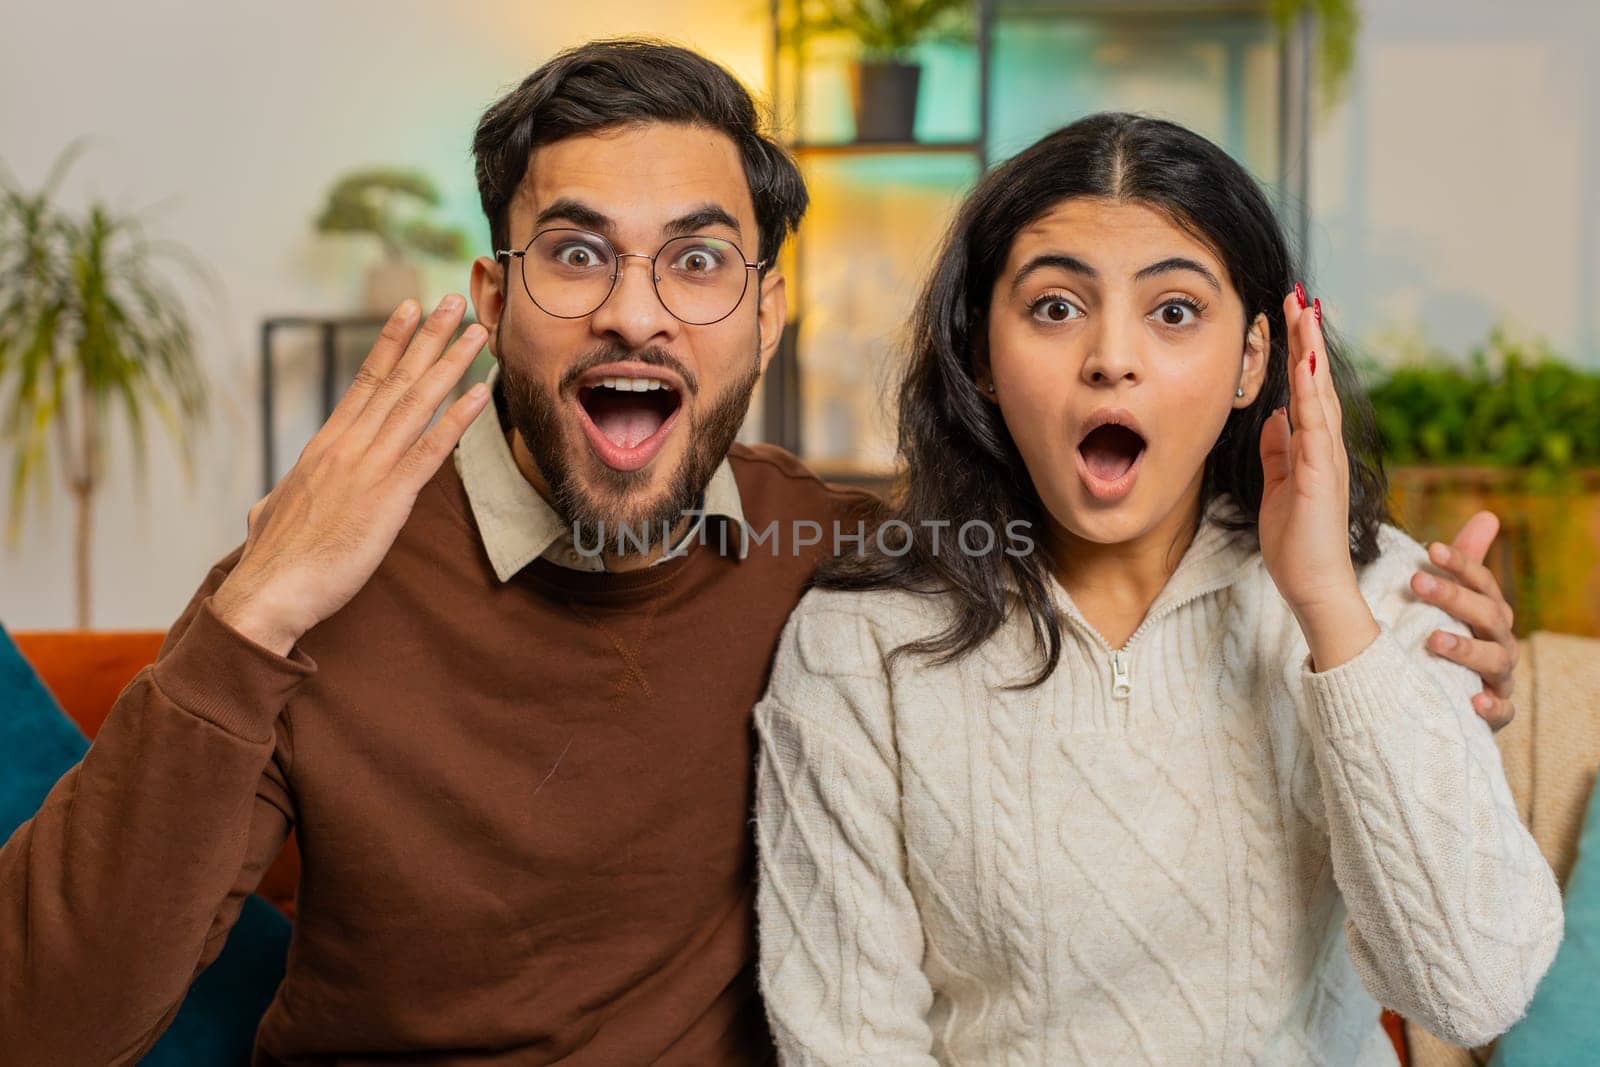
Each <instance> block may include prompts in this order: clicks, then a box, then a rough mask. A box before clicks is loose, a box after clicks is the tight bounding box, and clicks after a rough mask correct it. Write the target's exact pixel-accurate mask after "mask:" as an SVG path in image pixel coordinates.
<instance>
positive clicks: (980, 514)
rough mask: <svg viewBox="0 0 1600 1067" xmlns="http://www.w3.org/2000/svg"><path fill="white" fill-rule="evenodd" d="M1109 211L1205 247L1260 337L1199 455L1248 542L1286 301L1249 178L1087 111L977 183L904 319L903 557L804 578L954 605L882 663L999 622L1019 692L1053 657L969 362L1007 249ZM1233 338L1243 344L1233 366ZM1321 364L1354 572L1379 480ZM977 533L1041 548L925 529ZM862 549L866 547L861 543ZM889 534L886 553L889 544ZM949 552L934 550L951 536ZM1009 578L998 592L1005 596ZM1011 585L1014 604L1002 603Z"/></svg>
mask: <svg viewBox="0 0 1600 1067" xmlns="http://www.w3.org/2000/svg"><path fill="white" fill-rule="evenodd" d="M1074 197H1106V198H1110V199H1114V200H1118V201H1122V202H1126V203H1136V204H1144V205H1147V206H1149V207H1151V208H1154V209H1155V210H1157V211H1160V212H1163V213H1165V214H1166V215H1168V216H1169V217H1171V218H1172V219H1173V221H1174V222H1175V223H1177V225H1179V226H1181V227H1183V228H1184V229H1185V230H1187V231H1189V232H1190V233H1192V234H1194V235H1195V237H1196V238H1198V239H1199V240H1200V241H1202V242H1203V243H1205V244H1206V245H1207V246H1208V247H1210V248H1211V249H1212V250H1213V251H1214V252H1215V253H1216V255H1217V256H1218V258H1220V259H1221V260H1222V263H1223V265H1224V266H1225V267H1226V268H1227V271H1228V278H1229V280H1230V281H1231V282H1232V284H1233V286H1234V288H1235V290H1236V291H1237V292H1238V293H1239V296H1240V297H1241V298H1242V300H1243V302H1244V311H1245V323H1246V328H1247V329H1248V326H1249V324H1250V323H1252V322H1254V321H1255V318H1256V316H1257V315H1258V314H1264V315H1266V317H1267V320H1268V322H1269V323H1270V326H1271V328H1270V332H1271V351H1270V354H1269V359H1268V364H1267V372H1266V379H1265V381H1264V383H1263V385H1262V389H1261V392H1260V395H1258V396H1257V397H1256V399H1255V402H1254V403H1252V404H1251V405H1250V406H1249V407H1246V408H1240V409H1236V410H1234V411H1233V413H1232V414H1231V415H1229V417H1228V421H1227V424H1226V425H1225V426H1224V427H1223V430H1222V434H1221V436H1220V437H1218V438H1217V443H1216V444H1215V445H1214V446H1213V447H1212V449H1211V453H1210V455H1208V456H1207V457H1206V463H1205V473H1204V477H1203V487H1202V490H1201V505H1202V508H1204V507H1205V505H1207V504H1209V503H1210V502H1211V501H1212V500H1214V499H1215V498H1217V497H1219V496H1222V495H1224V494H1226V495H1227V496H1229V497H1231V498H1232V499H1233V501H1234V503H1235V504H1236V505H1237V507H1238V513H1237V515H1236V516H1234V517H1233V518H1232V519H1230V520H1228V521H1229V524H1230V525H1232V526H1234V527H1235V528H1237V529H1241V530H1247V531H1249V532H1250V533H1252V534H1254V532H1255V529H1256V521H1257V516H1258V515H1259V513H1260V508H1261V490H1262V472H1261V453H1260V440H1261V428H1262V425H1263V424H1264V423H1265V422H1266V420H1267V418H1268V416H1270V415H1271V414H1272V412H1273V411H1275V410H1276V409H1277V408H1279V407H1281V406H1283V405H1285V404H1287V403H1288V402H1289V380H1288V347H1287V343H1286V338H1285V333H1286V323H1285V320H1284V315H1283V297H1284V294H1285V293H1287V292H1289V290H1291V289H1292V288H1293V287H1294V282H1295V279H1296V277H1297V276H1298V272H1297V271H1296V269H1295V264H1294V263H1293V262H1292V260H1291V257H1290V254H1289V249H1288V245H1287V242H1286V241H1285V240H1284V237H1283V232H1282V229H1281V228H1280V226H1279V225H1278V221H1277V219H1276V217H1275V216H1274V215H1273V212H1272V208H1271V207H1270V205H1269V204H1268V203H1267V199H1266V197H1265V196H1264V195H1263V194H1262V192H1261V189H1260V188H1259V187H1258V186H1257V185H1256V183H1255V181H1254V179H1252V178H1251V177H1250V175H1249V174H1248V173H1247V172H1246V171H1245V170H1244V168H1243V167H1241V166H1240V165H1239V164H1238V163H1236V162H1235V161H1234V160H1233V159H1231V158H1230V157H1229V156H1228V155H1227V153H1225V152H1223V151H1222V150H1221V149H1220V148H1218V147H1217V146H1216V145H1214V144H1212V143H1211V142H1210V141H1207V140H1206V139H1205V138H1203V137H1201V136H1199V135H1198V134H1195V133H1193V132H1191V131H1189V130H1186V129H1184V128H1183V127H1182V126H1178V125H1175V124H1174V123H1171V122H1165V121H1162V120H1160V119H1153V118H1145V117H1142V116H1138V115H1128V114H1100V115H1093V116H1090V117H1088V118H1085V119H1082V120H1080V121H1078V122H1075V123H1073V124H1072V125H1070V126H1068V127H1066V128H1064V129H1061V130H1058V131H1057V132H1055V133H1053V134H1051V135H1049V136H1048V137H1046V138H1044V139H1043V140H1041V141H1039V142H1038V143H1036V144H1034V145H1033V146H1031V147H1030V148H1028V149H1026V150H1024V151H1023V152H1021V153H1019V154H1018V155H1016V156H1015V157H1013V158H1012V159H1010V160H1009V161H1007V162H1006V163H1004V164H1002V165H1001V166H999V167H997V168H996V169H995V170H993V171H992V172H990V173H989V174H988V175H987V176H986V177H985V178H984V179H983V180H982V181H981V182H980V183H979V185H978V187H977V189H976V190H975V191H974V192H973V194H972V195H971V197H970V198H969V199H968V200H967V202H966V203H965V205H964V206H963V207H962V210H961V212H960V214H959V215H958V216H957V218H956V221H955V222H954V224H953V225H952V226H951V228H950V231H949V233H948V234H947V235H946V237H945V241H944V245H943V247H942V249H941V251H940V254H939V257H938V259H937V261H936V263H935V265H934V268H933V273H932V275H931V277H930V278H929V279H928V282H927V286H926V288H925V289H924V290H923V292H922V295H921V298H920V300H919V302H918V305H917V309H916V311H915V313H914V316H913V319H912V335H911V341H910V348H911V351H910V361H909V365H908V366H907V368H906V371H905V377H904V379H903V381H902V383H901V386H900V397H899V409H900V412H899V413H900V439H899V450H900V457H901V459H902V461H903V463H904V468H905V471H906V482H905V486H904V492H903V494H902V496H901V497H900V499H899V500H898V502H896V503H895V504H893V505H891V506H889V507H887V508H886V509H885V510H884V512H883V513H882V515H881V518H882V519H900V520H902V521H904V522H906V523H907V524H909V525H910V527H911V529H912V531H913V533H914V536H913V537H912V539H911V543H910V550H909V551H907V552H905V553H904V554H902V555H899V556H893V555H888V554H885V553H883V552H881V551H879V552H875V553H868V554H865V555H853V556H841V557H839V558H837V559H835V560H832V561H830V562H829V563H828V564H827V565H825V567H824V568H823V570H822V571H821V572H820V573H819V574H818V576H817V584H818V585H819V586H822V587H825V588H833V589H883V588H895V589H906V590H912V591H915V592H920V593H932V594H950V595H952V599H953V602H954V616H953V620H952V621H951V623H950V624H949V626H948V627H947V628H945V629H944V630H943V631H942V632H939V633H937V634H934V635H933V636H931V637H928V638H926V639H924V640H921V641H916V642H913V643H910V644H908V645H905V646H903V647H901V648H899V649H896V653H897V654H898V653H905V652H909V653H913V654H919V655H927V656H931V657H933V658H934V659H935V660H936V661H938V662H948V661H950V660H953V659H956V658H958V657H960V656H962V655H965V654H966V653H968V652H971V651H973V650H974V649H975V648H977V647H978V646H979V645H980V644H982V643H983V642H984V641H985V640H987V639H988V638H989V637H990V636H991V635H992V634H994V632H995V631H996V630H997V629H999V627H1000V626H1001V625H1002V623H1003V622H1004V621H1005V618H1006V615H1007V613H1008V612H1009V611H1012V610H1015V609H1017V608H1020V609H1021V610H1023V611H1026V612H1027V615H1028V619H1029V622H1030V624H1031V629H1032V634H1033V637H1034V640H1035V642H1036V644H1037V646H1038V651H1039V655H1040V658H1041V662H1042V665H1041V667H1040V669H1039V671H1038V673H1037V674H1036V675H1034V676H1033V677H1032V678H1030V679H1029V680H1028V681H1026V682H1025V683H1023V685H1024V686H1033V685H1037V684H1039V683H1040V682H1042V681H1043V680H1044V679H1045V678H1047V677H1049V675H1050V674H1051V672H1053V671H1054V670H1055V668H1056V664H1057V663H1058V662H1059V660H1060V657H1061V630H1062V619H1061V616H1060V614H1059V613H1058V612H1057V610H1056V607H1055V603H1054V601H1053V599H1052V597H1051V594H1050V582H1051V577H1050V573H1051V568H1052V560H1051V558H1050V554H1049V552H1048V550H1047V549H1046V548H1045V547H1044V545H1043V542H1042V540H1040V539H1039V538H1038V537H1037V535H1038V534H1039V533H1040V532H1041V531H1043V530H1044V529H1045V528H1046V527H1045V520H1046V515H1045V509H1044V505H1043V504H1042V502H1041V501H1040V499H1039V495H1038V492H1037V491H1036V490H1035V488H1034V485H1033V481H1032V479H1031V478H1030V477H1029V476H1028V470H1027V467H1026V466H1025V465H1024V464H1023V462H1022V456H1021V455H1020V453H1018V451H1017V447H1016V445H1015V443H1014V442H1013V441H1012V440H1011V435H1010V434H1009V433H1008V432H1007V430H1006V426H1005V422H1004V420H1003V419H1002V417H1001V414H1000V410H999V408H998V406H996V405H995V404H992V403H989V402H987V401H986V400H985V399H984V398H983V397H982V396H981V395H980V394H979V391H978V386H977V383H976V381H975V371H976V364H975V361H974V357H975V356H976V355H978V354H979V353H980V350H981V348H982V347H983V346H984V345H986V344H987V338H988V328H987V312H988V305H989V299H990V294H991V292H992V290H993V288H994V283H995V278H996V276H997V275H998V273H999V272H1000V270H1001V268H1002V267H1003V266H1004V264H1005V261H1006V258H1007V256H1008V255H1009V253H1010V250H1011V243H1012V240H1013V239H1014V238H1015V237H1016V235H1017V234H1018V233H1019V232H1020V231H1021V230H1022V229H1023V228H1024V227H1026V226H1028V225H1029V224H1030V223H1032V222H1033V221H1034V220H1035V219H1037V218H1039V217H1040V216H1041V215H1043V214H1044V213H1045V212H1047V211H1049V210H1050V209H1051V208H1053V207H1055V206H1056V205H1057V204H1059V203H1061V202H1062V201H1064V200H1069V199H1072V198H1074ZM1243 346H1244V338H1243V337H1241V338H1240V351H1241V353H1242V352H1243ZM1327 348H1328V351H1327V352H1326V353H1325V354H1324V356H1325V359H1326V363H1327V365H1328V367H1329V369H1330V370H1331V372H1332V374H1333V381H1334V384H1335V386H1336V387H1337V389H1338V392H1339V396H1340V400H1341V402H1342V403H1343V406H1344V436H1345V444H1346V446H1347V449H1348V452H1349V456H1350V550H1351V554H1352V556H1353V557H1354V559H1355V561H1356V562H1357V564H1366V563H1370V562H1371V561H1372V560H1373V559H1375V558H1377V555H1378V527H1379V526H1380V525H1381V524H1382V523H1384V522H1386V521H1388V518H1389V513H1388V505H1387V503H1386V496H1387V493H1386V489H1387V486H1386V481H1385V478H1384V473H1383V464H1382V458H1381V455H1380V450H1379V445H1378V436H1377V431H1376V429H1375V426H1374V422H1373V418H1372V410H1371V407H1370V405H1369V404H1368V403H1367V401H1366V397H1365V394H1364V393H1363V392H1362V390H1361V388H1360V386H1359V383H1358V382H1357V379H1356V376H1355V373H1354V371H1353V369H1352V368H1351V366H1350V365H1349V363H1348V362H1347V361H1346V360H1345V359H1344V358H1343V357H1342V356H1341V355H1340V353H1339V345H1338V344H1337V343H1336V342H1335V340H1334V338H1333V337H1332V336H1331V335H1330V336H1328V337H1327ZM973 519H978V520H983V521H987V522H988V523H989V524H990V526H991V528H992V529H994V530H996V531H1000V530H1007V529H1009V528H1010V527H1009V524H1010V523H1012V522H1014V521H1017V520H1022V521H1025V522H1028V523H1030V524H1031V526H1032V529H1033V530H1034V531H1035V535H1036V541H1037V543H1038V550H1036V551H1034V552H1032V553H1029V554H1027V555H1026V556H1017V555H1009V554H1006V553H1003V552H992V553H989V554H986V555H982V556H968V555H966V554H964V553H962V552H951V551H944V552H938V553H936V552H934V551H933V547H932V541H931V539H930V537H929V530H930V527H928V526H925V525H924V523H926V522H938V521H941V520H948V521H949V522H950V523H951V524H952V526H959V525H960V524H961V523H963V522H967V521H971V520H973ZM868 540H869V542H870V541H872V539H871V538H869V539H868ZM903 540H904V538H903V536H896V537H895V538H893V539H892V543H893V544H894V545H895V546H897V547H898V546H899V545H900V544H901V543H902V541H903ZM944 540H945V543H946V544H947V545H948V543H949V538H948V537H946V538H945V539H944ZM1008 579H1009V582H1008ZM1008 586H1014V589H1008Z"/></svg>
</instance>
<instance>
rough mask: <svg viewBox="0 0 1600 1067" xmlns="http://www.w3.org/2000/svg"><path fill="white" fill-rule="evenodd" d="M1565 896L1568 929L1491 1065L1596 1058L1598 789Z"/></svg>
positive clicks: (1599, 1019) (1599, 1024) (1599, 1043)
mask: <svg viewBox="0 0 1600 1067" xmlns="http://www.w3.org/2000/svg"><path fill="white" fill-rule="evenodd" d="M1562 900H1563V902H1564V905H1565V911H1566V917H1567V932H1566V936H1565V937H1564V938H1563V939H1562V941H1561V948H1560V949H1559V950H1558V951H1557V952H1556V959H1555V962H1554V963H1552V964H1551V965H1550V970H1549V971H1548V972H1546V974H1545V976H1544V980H1543V981H1541V982H1540V983H1539V989H1538V991H1537V992H1535V993H1534V995H1533V1003H1532V1004H1530V1005H1529V1006H1528V1014H1527V1015H1526V1016H1524V1017H1523V1019H1522V1021H1521V1022H1519V1023H1517V1025H1515V1026H1513V1027H1512V1028H1511V1029H1510V1030H1508V1031H1507V1032H1506V1034H1505V1036H1503V1037H1502V1038H1500V1041H1499V1043H1498V1044H1497V1045H1496V1046H1495V1050H1494V1058H1493V1059H1492V1060H1490V1061H1489V1062H1490V1063H1491V1064H1493V1065H1498V1067H1522V1065H1524V1064H1527V1065H1541V1064H1547V1063H1592V1062H1594V1060H1593V1057H1594V1056H1595V1054H1596V1050H1597V1049H1600V1012H1597V1011H1596V1010H1595V1005H1596V1004H1600V789H1592V788H1591V790H1590V792H1589V804H1588V809H1587V811H1586V813H1585V815H1584V820H1583V830H1582V832H1581V833H1580V835H1579V837H1578V856H1577V861H1576V863H1575V864H1574V865H1573V868H1572V874H1571V875H1569V876H1568V878H1567V888H1566V892H1565V893H1564V894H1563V896H1562Z"/></svg>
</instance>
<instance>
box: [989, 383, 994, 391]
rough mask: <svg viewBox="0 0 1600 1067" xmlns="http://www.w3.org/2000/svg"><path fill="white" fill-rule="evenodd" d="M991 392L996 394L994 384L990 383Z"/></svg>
mask: <svg viewBox="0 0 1600 1067" xmlns="http://www.w3.org/2000/svg"><path fill="white" fill-rule="evenodd" d="M989 392H991V393H992V392H994V383H993V382H990V383H989Z"/></svg>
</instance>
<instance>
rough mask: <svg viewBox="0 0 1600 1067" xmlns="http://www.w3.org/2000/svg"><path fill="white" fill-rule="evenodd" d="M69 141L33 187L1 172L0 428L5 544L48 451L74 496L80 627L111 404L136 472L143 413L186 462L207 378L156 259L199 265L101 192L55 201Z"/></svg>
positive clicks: (141, 454) (182, 310)
mask: <svg viewBox="0 0 1600 1067" xmlns="http://www.w3.org/2000/svg"><path fill="white" fill-rule="evenodd" d="M78 154H79V151H78V146H76V145H75V146H73V147H71V148H69V149H68V150H67V151H66V152H64V153H63V154H62V156H61V157H60V158H59V159H58V160H57V161H56V163H55V165H54V166H53V167H52V168H51V171H50V174H49V176H48V177H47V178H46V180H45V182H44V184H43V185H42V186H41V187H40V188H39V189H38V190H34V191H29V190H25V189H23V188H21V187H20V186H19V185H18V183H17V182H16V181H15V180H14V179H13V178H12V177H11V176H10V175H9V174H4V173H0V439H3V440H4V441H5V443H6V445H7V446H8V447H9V448H10V449H11V451H12V467H11V485H10V493H9V511H10V514H9V517H8V520H7V523H6V532H7V540H8V541H9V542H10V543H11V544H13V545H14V544H15V543H16V541H17V539H18V537H19V536H20V534H21V527H22V517H23V510H24V507H25V505H26V504H27V501H28V497H29V490H30V489H37V490H38V491H39V494H40V495H41V496H43V495H44V493H45V492H46V490H47V487H48V479H46V478H45V477H44V475H45V474H46V472H47V471H48V468H49V459H50V454H51V452H52V450H53V451H54V453H55V459H56V460H57V462H58V463H59V465H60V469H61V474H62V476H63V479H64V480H65V481H66V483H67V486H68V488H69V490H70V491H71V493H72V496H73V500H74V504H75V509H76V522H75V544H74V547H75V555H74V560H75V570H74V580H75V594H76V595H75V605H76V618H77V625H78V626H79V627H80V628H86V627H88V625H89V619H90V581H91V571H90V546H91V543H92V533H93V514H94V512H93V504H94V494H95V492H96V490H97V489H98V488H99V487H100V485H101V483H102V482H103V480H104V478H105V459H106V453H107V447H108V445H109V444H110V437H111V420H112V416H113V414H114V413H115V412H117V411H119V410H120V412H121V415H122V417H123V418H124V419H125V420H126V423H127V433H128V438H129V440H130V442H131V444H132V447H133V455H134V459H135V471H136V473H137V474H139V475H141V476H142V475H143V472H144V470H145V435H146V423H147V422H148V421H149V420H150V419H151V418H152V417H153V418H155V419H156V420H158V421H159V422H161V423H162V424H163V425H164V426H166V428H167V430H168V432H169V434H170V435H171V437H172V439H173V441H174V443H175V444H176V445H177V447H178V452H179V455H180V458H181V459H182V461H183V463H184V466H185V469H186V471H187V470H189V469H190V451H189V446H190V444H191V441H192V437H193V433H194V431H195V430H197V429H198V427H199V424H200V418H201V414H202V412H203V409H204V404H205V393H206V389H205V381H204V377H203V375H202V373H201V370H200V367H199V364H198V362H197V360H196V358H195V348H194V338H193V331H192V329H191V327H190V322H189V316H188V311H187V309H186V307H185V305H184V302H183V300H182V299H181V298H180V297H179V296H178V295H177V293H176V291H175V290H174V289H173V288H172V286H171V285H170V283H169V282H168V279H167V277H166V276H165V274H164V271H163V267H164V266H165V265H166V264H173V265H177V266H181V267H183V268H186V269H188V270H190V271H192V272H194V273H196V274H197V275H198V276H199V277H201V278H204V277H205V275H204V272H203V271H200V269H199V268H198V266H197V265H196V263H195V261H194V260H193V258H192V257H191V256H189V255H188V253H186V252H185V251H184V250H183V249H181V248H179V247H177V246H175V245H172V244H171V243H169V242H160V241H154V240H151V239H148V238H147V237H146V236H145V234H144V232H143V229H142V226H141V225H140V222H139V220H138V219H136V218H134V217H131V216H123V215H119V214H117V213H115V212H113V211H111V210H110V209H108V208H107V207H106V206H105V205H104V204H102V203H100V202H98V201H96V202H93V203H91V204H90V205H89V207H88V208H87V210H85V211H84V212H83V213H82V214H79V215H73V214H68V213H66V212H64V211H62V210H61V209H60V208H59V207H58V206H57V204H56V201H55V196H56V192H57V190H58V188H59V186H60V183H61V180H62V178H63V177H64V176H65V174H66V171H67V170H68V168H69V167H70V166H71V164H72V161H73V160H74V159H75V158H76V157H77V155H78Z"/></svg>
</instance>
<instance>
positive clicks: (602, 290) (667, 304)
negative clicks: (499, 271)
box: [495, 228, 767, 326]
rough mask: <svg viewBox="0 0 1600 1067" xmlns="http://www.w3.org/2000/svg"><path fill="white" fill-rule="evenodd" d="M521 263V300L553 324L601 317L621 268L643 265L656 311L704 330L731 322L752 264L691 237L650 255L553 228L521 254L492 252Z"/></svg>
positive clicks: (731, 250)
mask: <svg viewBox="0 0 1600 1067" xmlns="http://www.w3.org/2000/svg"><path fill="white" fill-rule="evenodd" d="M501 256H505V257H507V265H508V267H509V262H510V260H512V259H520V260H522V287H523V288H524V289H526V290H527V291H528V299H530V300H532V301H533V302H534V303H535V304H537V305H538V306H539V307H540V309H541V310H543V311H544V312H545V313H546V314H548V315H554V316H555V317H556V318H558V319H581V318H583V317H584V316H585V315H592V314H594V313H595V312H596V311H598V310H600V306H601V305H602V304H604V303H605V302H606V300H607V299H609V298H610V296H611V292H612V290H613V289H615V288H616V287H617V278H618V277H620V276H621V274H622V261H623V260H624V259H626V258H628V257H630V256H631V257H633V258H635V259H643V260H646V261H648V262H649V264H650V278H651V281H652V282H653V284H654V285H655V289H656V297H657V298H658V299H659V300H660V301H661V306H662V307H664V308H666V309H667V311H668V312H670V313H671V314H672V316H673V317H674V318H676V319H678V320H679V321H681V322H683V323H685V324H687V325H690V326H710V325H712V324H713V323H717V322H721V321H722V320H723V319H725V318H727V317H728V316H729V315H732V314H733V313H734V311H735V310H737V309H738V307H739V305H740V304H741V303H742V302H743V301H744V293H745V290H746V289H747V288H748V287H749V285H750V271H751V270H752V269H754V270H760V269H762V268H763V267H765V266H766V265H767V264H766V261H765V260H762V261H761V262H759V263H751V262H750V261H749V260H747V259H745V258H744V253H743V252H742V251H740V250H739V246H738V245H736V244H734V243H733V242H732V241H725V240H723V239H722V238H720V237H705V236H701V235H694V236H690V237H674V238H673V239H672V240H670V241H668V242H667V243H666V244H664V245H662V246H661V249H660V251H658V252H656V254H655V255H653V256H647V255H645V254H644V253H643V252H618V251H617V249H616V246H614V245H613V244H612V243H611V242H610V241H608V240H606V239H605V238H604V237H602V236H601V235H600V234H598V233H590V232H589V231H588V230H577V229H565V228H558V229H553V230H541V231H540V232H539V233H537V234H535V235H534V237H533V240H531V241H529V242H528V247H526V248H524V249H523V250H522V251H520V252H513V251H510V250H499V251H496V252H495V258H496V259H499V258H500V257H501Z"/></svg>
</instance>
